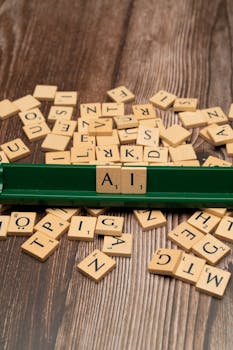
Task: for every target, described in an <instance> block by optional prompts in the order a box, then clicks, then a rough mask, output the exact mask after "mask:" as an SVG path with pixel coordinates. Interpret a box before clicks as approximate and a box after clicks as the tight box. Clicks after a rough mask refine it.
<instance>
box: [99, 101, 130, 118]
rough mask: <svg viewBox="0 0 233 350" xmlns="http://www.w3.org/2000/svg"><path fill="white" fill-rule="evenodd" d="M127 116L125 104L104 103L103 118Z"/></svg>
mask: <svg viewBox="0 0 233 350" xmlns="http://www.w3.org/2000/svg"><path fill="white" fill-rule="evenodd" d="M124 114H125V105H124V103H122V102H121V103H115V102H110V103H102V117H115V116H117V115H121V116H122V115H124Z"/></svg>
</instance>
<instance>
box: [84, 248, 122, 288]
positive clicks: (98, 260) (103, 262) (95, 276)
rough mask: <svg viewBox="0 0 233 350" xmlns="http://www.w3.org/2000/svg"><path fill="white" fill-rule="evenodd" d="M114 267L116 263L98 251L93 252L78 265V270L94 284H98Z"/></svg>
mask: <svg viewBox="0 0 233 350" xmlns="http://www.w3.org/2000/svg"><path fill="white" fill-rule="evenodd" d="M115 267H116V261H115V260H113V259H112V258H110V257H109V256H108V255H106V254H104V253H102V252H101V251H100V250H98V249H96V250H94V251H93V252H92V253H91V254H90V255H88V256H87V257H86V258H85V259H84V260H82V261H81V262H80V263H79V264H78V265H77V268H78V270H79V271H80V272H81V273H83V274H84V275H85V276H87V277H89V278H91V279H92V280H94V281H95V282H99V281H100V280H101V279H102V278H104V277H105V276H106V275H107V273H108V272H110V271H112V270H113V269H114V268H115Z"/></svg>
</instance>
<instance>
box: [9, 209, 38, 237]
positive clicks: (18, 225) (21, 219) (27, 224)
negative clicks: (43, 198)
mask: <svg viewBox="0 0 233 350" xmlns="http://www.w3.org/2000/svg"><path fill="white" fill-rule="evenodd" d="M35 220H36V213H35V212H12V213H11V217H10V223H9V226H8V236H12V235H14V236H30V235H31V234H32V233H33V228H34V224H35Z"/></svg>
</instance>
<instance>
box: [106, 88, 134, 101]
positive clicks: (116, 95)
mask: <svg viewBox="0 0 233 350" xmlns="http://www.w3.org/2000/svg"><path fill="white" fill-rule="evenodd" d="M107 95H108V96H109V97H110V98H111V100H113V101H115V102H118V103H121V102H130V101H133V100H134V98H135V96H134V94H133V93H132V92H131V91H130V90H129V89H127V88H126V87H125V86H118V87H116V88H114V89H112V90H109V91H107Z"/></svg>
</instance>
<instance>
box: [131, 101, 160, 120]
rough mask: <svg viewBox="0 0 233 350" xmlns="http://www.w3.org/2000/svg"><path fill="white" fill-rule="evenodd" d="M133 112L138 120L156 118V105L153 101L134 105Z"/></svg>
mask: <svg viewBox="0 0 233 350" xmlns="http://www.w3.org/2000/svg"><path fill="white" fill-rule="evenodd" d="M132 109H133V114H134V115H135V117H136V119H137V120H147V119H152V118H153V119H154V118H156V115H155V110H154V107H153V105H152V104H151V103H148V104H144V105H133V106H132Z"/></svg>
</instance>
